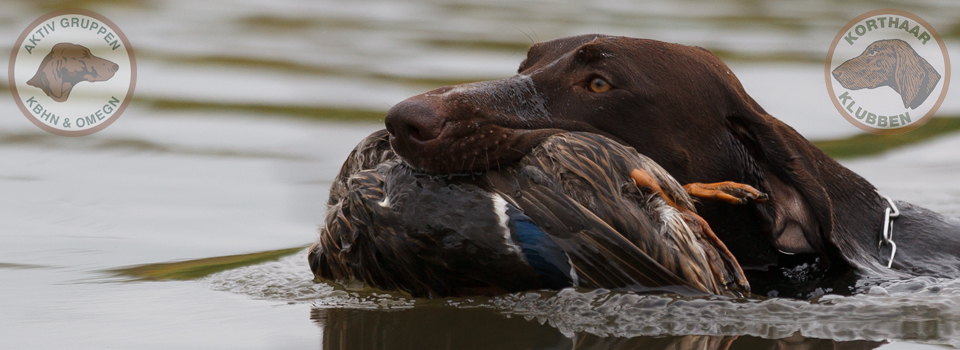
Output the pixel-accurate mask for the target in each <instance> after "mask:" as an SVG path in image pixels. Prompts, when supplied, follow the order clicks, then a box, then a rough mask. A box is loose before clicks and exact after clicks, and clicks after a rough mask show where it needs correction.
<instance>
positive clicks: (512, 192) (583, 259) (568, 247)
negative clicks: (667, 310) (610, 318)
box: [483, 166, 710, 295]
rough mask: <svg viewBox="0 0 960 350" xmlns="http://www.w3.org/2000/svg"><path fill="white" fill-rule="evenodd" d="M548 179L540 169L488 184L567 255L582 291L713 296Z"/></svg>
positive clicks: (493, 178) (499, 176) (491, 176)
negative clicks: (599, 289) (678, 273)
mask: <svg viewBox="0 0 960 350" xmlns="http://www.w3.org/2000/svg"><path fill="white" fill-rule="evenodd" d="M545 176H546V175H545V174H543V172H542V171H541V170H540V169H538V168H535V167H530V166H525V167H522V168H520V169H519V170H512V169H511V170H507V171H501V172H488V173H486V174H484V175H483V178H484V180H485V182H486V184H487V185H488V186H489V189H490V190H491V191H493V192H496V193H498V194H500V195H501V196H503V197H504V198H505V199H506V200H508V201H509V202H510V203H512V204H514V205H516V206H517V207H518V208H520V209H521V210H523V212H524V213H525V214H526V215H528V216H529V217H530V218H532V219H533V220H534V221H535V222H536V223H537V224H538V225H539V226H540V227H541V228H543V230H544V231H545V232H546V233H547V234H549V236H550V238H552V240H553V242H555V243H556V244H557V246H559V247H560V249H562V250H563V251H564V252H565V253H566V254H567V256H568V257H569V259H570V264H571V265H572V267H573V268H574V270H575V273H576V276H575V277H574V278H575V279H576V280H578V282H579V285H580V286H583V287H591V288H609V289H618V290H629V291H636V292H670V293H677V294H682V295H706V294H710V293H708V292H707V291H706V290H705V289H704V288H702V287H698V286H695V285H693V284H691V283H689V282H687V281H685V280H683V279H682V278H680V277H678V276H677V275H676V274H673V273H671V272H670V271H668V270H666V269H665V268H663V266H661V265H660V264H659V263H657V261H655V260H654V259H652V258H650V257H649V256H648V255H647V254H646V253H644V252H643V251H642V250H640V248H638V247H637V246H636V245H635V244H633V243H632V242H630V241H629V240H627V239H626V238H624V236H623V235H621V234H620V233H619V232H617V231H616V230H614V229H613V228H612V227H610V225H608V224H607V223H606V222H604V221H603V220H601V219H600V218H599V217H597V216H596V215H594V214H593V213H592V212H591V211H590V210H588V209H587V208H585V207H584V206H583V205H581V204H580V203H577V201H576V200H574V199H572V198H570V197H569V196H567V195H565V194H562V193H560V192H558V191H556V190H554V189H552V188H551V187H549V186H546V185H544V184H542V183H545V182H544V181H546V180H548V179H546V178H545ZM538 182H539V183H538ZM650 229H651V230H655V229H653V228H652V226H651V227H650ZM651 232H655V231H651Z"/></svg>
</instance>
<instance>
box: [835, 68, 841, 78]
mask: <svg viewBox="0 0 960 350" xmlns="http://www.w3.org/2000/svg"><path fill="white" fill-rule="evenodd" d="M841 75H843V72H841V71H840V70H839V69H834V70H833V77H834V78H837V79H840V76H841Z"/></svg>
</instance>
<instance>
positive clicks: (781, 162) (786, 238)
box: [727, 96, 834, 253]
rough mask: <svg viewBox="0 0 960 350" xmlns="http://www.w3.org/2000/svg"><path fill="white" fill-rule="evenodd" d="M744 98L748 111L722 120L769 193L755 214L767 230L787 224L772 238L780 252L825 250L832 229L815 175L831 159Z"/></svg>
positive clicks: (824, 194)
mask: <svg viewBox="0 0 960 350" xmlns="http://www.w3.org/2000/svg"><path fill="white" fill-rule="evenodd" d="M745 98H746V99H748V100H747V101H746V102H747V105H746V106H745V107H747V108H746V109H744V110H742V111H739V112H737V113H733V114H732V115H730V116H729V117H728V118H727V120H728V122H729V124H730V126H729V127H730V132H731V133H732V134H733V136H734V137H735V138H736V139H737V140H738V141H739V142H740V143H741V144H742V145H743V147H744V148H746V152H747V153H748V157H750V158H752V161H751V163H753V164H755V165H756V168H757V169H756V171H757V172H758V174H757V175H758V177H760V181H762V183H761V184H759V185H761V187H762V188H763V191H766V192H768V194H769V195H770V198H771V200H770V201H768V202H767V203H765V204H759V205H758V210H760V211H761V213H762V214H763V216H765V217H766V218H767V219H769V220H770V221H771V222H769V224H770V225H771V227H770V229H771V230H780V229H782V227H777V226H784V225H786V227H787V229H786V230H784V232H783V233H782V235H781V236H780V237H774V238H775V239H777V241H778V243H779V244H780V245H785V246H786V247H784V246H780V247H778V248H779V249H781V250H784V251H787V250H789V248H793V249H796V250H797V251H794V252H801V251H809V250H813V251H817V252H822V253H823V252H825V251H826V245H827V244H828V242H829V241H831V239H830V236H831V233H832V231H833V225H834V222H833V204H832V203H831V198H830V196H829V195H828V193H827V189H826V188H825V187H824V186H825V184H824V181H823V180H822V177H821V174H820V173H819V171H820V165H821V164H822V163H823V161H824V158H826V160H828V161H832V159H829V157H827V156H826V155H825V154H823V152H822V151H820V150H819V149H818V148H816V147H815V146H813V145H812V144H810V143H809V141H807V140H806V139H805V138H803V136H800V134H799V133H797V132H796V131H795V130H793V128H791V127H789V126H787V125H786V124H784V123H783V122H781V121H779V120H777V119H776V118H773V117H772V116H770V115H767V114H766V112H764V111H763V110H762V109H760V107H759V105H757V104H756V102H754V101H753V99H752V98H750V97H749V96H745ZM751 105H752V106H751ZM791 225H792V226H791ZM804 240H805V242H804ZM805 245H806V246H805Z"/></svg>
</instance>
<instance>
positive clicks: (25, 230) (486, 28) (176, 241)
mask: <svg viewBox="0 0 960 350" xmlns="http://www.w3.org/2000/svg"><path fill="white" fill-rule="evenodd" d="M958 4H960V3H957V2H954V1H935V0H928V1H920V2H882V3H872V2H868V1H852V2H846V1H843V2H841V1H807V2H793V1H747V0H743V1H738V0H730V1H720V2H711V3H707V4H704V3H701V2H686V1H680V2H674V1H653V2H645V3H634V2H630V1H623V0H604V1H596V2H592V3H590V4H585V3H582V2H574V1H569V2H541V1H524V2H515V1H471V0H463V1H452V2H451V1H413V2H403V1H388V0H384V1H297V0H283V1H263V0H244V1H203V2H199V1H186V0H182V1H146V2H136V3H133V2H129V3H128V2H123V1H78V2H75V1H39V2H7V3H4V11H3V12H2V13H0V35H2V36H3V38H7V39H6V40H3V41H2V42H0V47H2V48H3V50H9V47H4V45H10V43H12V42H14V39H15V37H16V36H17V35H18V34H19V32H20V31H21V30H22V29H23V27H25V26H26V25H27V24H28V23H29V22H30V21H32V20H33V19H34V18H36V17H38V16H39V15H41V14H42V13H45V12H46V11H50V10H52V9H55V8H60V7H66V6H80V7H85V8H90V9H92V10H95V11H98V12H100V13H102V14H104V15H106V16H107V17H108V18H111V19H112V20H113V21H114V22H116V23H117V24H118V25H119V26H120V27H121V28H122V29H123V30H124V31H125V32H126V34H127V36H128V37H129V38H130V41H131V42H132V44H133V45H134V46H135V49H136V50H137V57H138V60H139V63H140V65H139V67H140V72H139V82H138V86H137V92H136V96H137V100H136V101H135V102H134V103H133V104H132V105H131V107H130V108H129V109H128V110H127V112H125V114H124V115H123V117H122V118H120V119H119V120H118V121H117V122H116V123H114V124H112V125H111V126H110V127H109V128H107V129H105V130H104V131H102V132H100V133H97V134H95V135H91V136H87V137H83V138H63V137H58V136H53V135H49V134H46V133H44V132H42V131H40V130H39V129H37V128H36V127H34V126H33V125H32V124H30V123H29V122H28V121H27V120H26V118H24V117H23V116H22V115H21V114H20V112H19V110H18V109H17V108H16V106H15V105H14V103H13V102H12V100H10V99H6V100H3V99H0V160H2V162H0V193H2V194H3V195H2V196H0V280H3V282H2V283H0V295H2V296H3V298H0V311H2V312H0V348H4V349H7V348H9V349H33V348H70V349H102V348H108V347H112V348H122V349H130V348H136V349H150V348H157V349H168V348H197V349H210V348H230V349H236V348H249V349H263V348H278V349H284V348H298V349H302V348H344V349H368V348H373V347H375V346H379V347H380V348H390V349H422V348H449V349H486V348H500V349H514V348H515V349H625V348H653V349H658V348H674V347H679V348H697V349H726V348H730V349H754V348H783V347H796V348H809V349H820V348H831V349H832V348H834V347H844V348H854V349H858V348H875V347H877V346H880V347H882V348H886V349H921V348H934V347H939V346H950V347H960V333H958V332H960V329H958V327H960V325H958V324H957V322H958V320H960V305H958V303H960V295H958V293H960V284H958V283H960V282H958V281H952V280H934V279H929V278H918V279H914V280H910V281H900V282H896V283H887V284H883V285H880V286H865V287H864V288H863V294H861V295H856V296H851V297H838V296H824V297H821V298H819V299H815V300H811V301H796V300H789V299H782V298H779V299H778V298H774V299H750V300H725V299H717V298H706V299H682V298H681V299H677V298H671V297H666V296H639V295H634V294H630V293H611V292H607V291H591V290H565V291H560V292H531V293H520V294H515V295H508V296H502V297H498V298H472V299H469V298H468V299H441V300H414V299H410V298H407V297H404V296H402V295H394V294H389V293H383V292H377V291H370V290H363V289H358V288H357V287H356V286H349V288H348V287H344V286H336V285H332V284H326V283H315V282H312V281H311V279H312V275H311V274H310V272H309V270H308V268H307V266H306V262H305V253H304V252H302V251H301V252H299V253H297V254H294V255H291V256H287V257H284V258H281V259H279V260H277V261H272V262H267V263H262V264H257V265H253V266H247V267H243V268H238V269H231V270H227V271H223V272H220V273H217V274H213V275H209V276H207V277H205V278H202V279H199V280H183V281H162V282H150V281H143V280H139V279H137V278H134V277H129V276H125V275H117V274H116V273H114V271H115V270H116V269H122V268H127V267H130V266H140V265H144V264H154V263H169V262H178V261H185V260H193V259H203V258H210V257H218V256H225V255H236V254H245V253H253V252H261V251H267V250H275V249H285V248H292V247H301V246H305V245H307V244H310V243H312V242H313V241H314V240H315V239H316V235H317V233H316V230H317V226H318V225H319V224H320V223H321V222H322V220H323V217H324V215H323V213H324V203H325V201H326V197H327V190H328V187H329V186H330V181H331V180H332V179H333V178H334V176H335V174H336V173H337V171H338V170H339V166H340V163H341V162H342V160H343V159H344V157H345V156H346V155H347V153H348V152H349V151H350V149H351V148H352V147H353V145H354V144H355V143H356V142H358V141H359V140H361V139H362V138H363V137H364V136H366V135H367V134H368V133H370V132H372V131H373V130H376V129H378V128H381V125H382V124H381V123H380V122H378V121H377V120H376V119H378V116H379V115H382V112H383V111H385V110H386V109H388V108H389V107H390V106H391V105H392V104H394V103H396V102H397V101H400V100H402V99H404V98H406V97H408V96H410V95H413V94H416V93H420V92H423V91H426V90H429V89H432V88H435V87H438V86H442V85H447V84H452V83H459V82H467V81H475V80H483V79H498V78H504V77H508V76H510V75H512V74H514V71H515V69H516V67H517V65H518V64H519V63H520V61H521V60H522V59H523V57H524V56H525V50H526V47H527V46H528V45H529V44H530V43H532V42H534V41H537V40H547V39H552V38H556V37H560V36H565V35H574V34H583V33H594V32H601V33H607V34H616V35H629V36H636V37H649V38H657V39H661V40H666V41H673V42H681V43H685V44H691V45H700V46H704V47H707V48H709V49H711V50H714V51H715V52H717V53H718V54H720V55H721V57H723V58H724V59H725V60H726V61H727V62H728V63H729V64H730V65H731V67H732V68H733V70H734V72H735V73H736V74H738V76H739V77H740V78H741V80H742V81H743V83H744V85H745V87H746V88H747V91H748V92H750V93H751V94H753V96H754V97H755V98H756V99H757V100H758V101H759V102H760V103H761V104H762V105H763V106H764V107H765V108H766V109H767V110H768V111H769V112H771V114H773V115H775V116H777V117H780V118H781V119H783V120H785V121H786V122H787V123H788V124H790V125H793V126H794V127H796V128H797V130H798V131H800V132H801V133H803V134H804V135H805V136H807V137H809V138H821V139H822V138H832V137H839V136H845V135H850V134H853V133H856V132H857V129H855V128H853V127H852V126H850V125H849V124H848V123H847V122H846V121H844V120H843V119H842V118H840V117H839V116H838V115H836V112H835V111H834V110H833V107H832V106H831V105H830V103H829V102H828V100H827V99H826V98H825V97H826V95H825V94H826V92H825V91H823V90H824V88H823V86H824V85H823V80H822V79H823V78H822V67H823V66H822V63H821V62H822V57H824V56H825V54H826V49H827V46H828V45H829V42H830V41H831V40H832V38H833V36H834V35H835V34H836V30H837V29H839V28H840V27H841V26H842V25H843V24H844V23H846V21H847V20H848V19H849V18H852V17H854V16H856V15H858V14H860V13H863V12H866V11H868V10H872V9H875V8H879V7H899V8H904V9H906V10H908V11H911V12H914V13H917V14H919V15H921V16H923V17H924V18H926V19H927V20H928V21H929V22H931V23H932V24H933V25H934V26H936V27H937V28H938V29H941V31H942V32H943V34H944V35H945V36H946V37H947V40H948V47H950V48H951V50H954V48H955V47H960V46H958V44H960V42H957V39H958V38H960V37H958V36H960V5H958ZM4 42H6V43H7V44H4ZM5 52H6V51H2V52H0V59H2V60H4V61H3V62H4V63H5V62H6V61H5V60H6V57H8V56H9V55H6V54H5ZM951 53H954V57H960V52H956V53H955V52H954V51H951ZM5 74H6V70H0V77H2V78H4V79H2V81H6V79H5V78H6V76H5ZM954 74H955V75H956V74H958V73H956V72H955V73H954ZM955 78H956V77H955ZM954 81H960V80H958V79H954ZM3 88H4V86H3V85H2V84H0V90H2V91H3V92H4V93H6V91H7V90H5V89H3ZM958 94H960V89H951V90H950V97H948V99H947V102H946V103H944V106H943V108H942V111H943V113H942V114H943V115H951V114H960V102H957V101H960V98H957V97H960V95H958ZM254 107H255V108H254ZM355 116H366V118H367V119H366V120H367V121H364V122H350V121H345V120H344V119H345V118H346V119H348V118H351V117H355ZM335 118H339V119H335ZM957 149H960V135H953V136H948V137H944V138H941V139H937V140H934V141H931V142H928V143H924V144H920V145H915V146H910V147H907V148H904V149H900V150H897V151H894V152H891V153H888V154H885V155H881V156H878V157H872V158H865V159H855V160H849V161H845V162H844V164H845V165H847V166H849V167H851V168H852V169H853V170H854V171H857V172H858V173H860V174H862V175H864V176H865V177H866V178H867V179H869V180H870V181H872V182H873V183H874V184H876V185H877V186H878V187H879V188H880V189H881V191H882V192H883V193H884V194H887V195H890V196H892V197H894V198H898V199H904V200H908V201H911V202H914V203H917V204H920V205H923V206H926V207H929V208H931V209H934V210H938V211H941V212H944V213H948V214H951V215H960V188H958V187H957V186H956V185H955V179H956V174H957V173H958V171H960V154H958V153H957V152H955V150H957Z"/></svg>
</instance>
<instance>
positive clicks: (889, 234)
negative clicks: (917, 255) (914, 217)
mask: <svg viewBox="0 0 960 350" xmlns="http://www.w3.org/2000/svg"><path fill="white" fill-rule="evenodd" d="M880 197H883V199H886V200H887V204H889V205H890V207H889V208H885V209H884V211H883V233H882V235H881V236H880V242H879V243H877V249H880V248H882V247H883V244H884V243H886V244H889V245H890V261H887V268H890V267H891V266H893V257H894V256H896V255H897V244H896V243H894V242H893V219H896V218H897V217H899V216H900V210H899V209H897V205H896V204H893V200H892V199H890V197H887V196H884V195H880Z"/></svg>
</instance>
